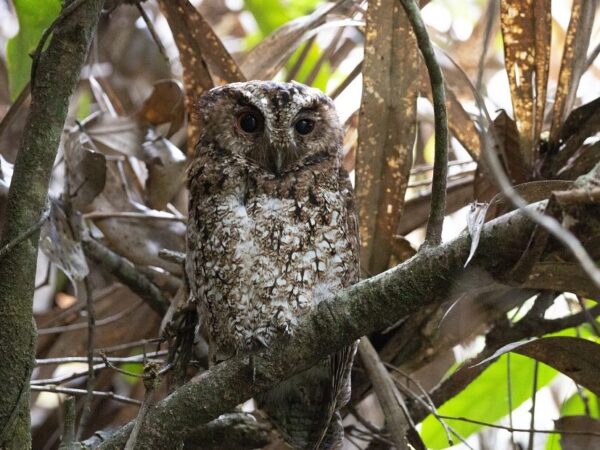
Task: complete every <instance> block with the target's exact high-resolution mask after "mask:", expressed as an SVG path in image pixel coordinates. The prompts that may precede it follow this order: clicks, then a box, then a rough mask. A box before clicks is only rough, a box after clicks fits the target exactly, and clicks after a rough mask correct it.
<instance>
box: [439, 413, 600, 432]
mask: <svg viewBox="0 0 600 450" xmlns="http://www.w3.org/2000/svg"><path fill="white" fill-rule="evenodd" d="M440 417H441V418H442V419H445V420H458V421H461V422H468V423H474V424H476V425H483V426H484V427H489V428H496V429H498V430H506V431H510V432H512V433H531V432H532V431H535V432H536V433H540V434H572V435H575V436H598V437H600V432H596V431H565V430H538V429H536V430H531V429H529V428H514V427H507V426H505V425H497V424H495V423H488V422H483V421H481V420H476V419H469V418H467V417H452V416H443V415H442V416H440Z"/></svg>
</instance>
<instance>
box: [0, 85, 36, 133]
mask: <svg viewBox="0 0 600 450" xmlns="http://www.w3.org/2000/svg"><path fill="white" fill-rule="evenodd" d="M29 94H31V84H30V83H29V82H27V84H26V85H25V87H24V88H23V89H22V90H21V92H20V93H19V95H18V96H17V98H16V99H15V101H14V102H13V103H12V104H11V105H10V107H9V108H8V111H6V114H4V117H2V120H1V121H0V137H2V135H3V134H4V131H5V130H7V129H8V127H10V126H11V125H12V123H13V120H15V118H16V117H17V113H18V112H19V110H20V109H21V106H23V104H24V103H25V101H26V100H27V99H28V98H29Z"/></svg>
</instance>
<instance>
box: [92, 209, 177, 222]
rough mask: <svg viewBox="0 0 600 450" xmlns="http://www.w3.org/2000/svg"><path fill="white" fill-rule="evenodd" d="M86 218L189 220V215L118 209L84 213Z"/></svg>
mask: <svg viewBox="0 0 600 450" xmlns="http://www.w3.org/2000/svg"><path fill="white" fill-rule="evenodd" d="M83 218H84V219H90V220H104V219H131V220H166V221H169V222H182V223H186V222H187V217H185V216H183V217H180V216H175V215H170V214H166V213H165V214H157V213H149V212H148V213H140V212H129V211H117V212H102V211H94V212H91V213H85V214H83Z"/></svg>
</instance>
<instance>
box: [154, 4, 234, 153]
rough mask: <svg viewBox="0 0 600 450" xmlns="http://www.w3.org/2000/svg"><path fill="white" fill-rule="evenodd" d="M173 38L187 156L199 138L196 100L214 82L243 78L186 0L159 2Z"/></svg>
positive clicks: (207, 26)
mask: <svg viewBox="0 0 600 450" xmlns="http://www.w3.org/2000/svg"><path fill="white" fill-rule="evenodd" d="M158 3H159V5H160V8H161V10H162V11H163V13H164V15H165V17H166V18H167V21H168V22H169V26H170V27H171V32H172V33H173V36H174V38H175V43H176V44H177V49H178V50H179V57H180V59H181V64H182V66H183V84H184V86H185V105H186V110H187V112H188V114H189V115H190V122H189V124H188V148H187V153H188V154H192V152H193V149H194V146H195V145H196V142H197V140H198V136H199V135H200V129H199V124H198V123H197V120H196V118H195V116H194V107H195V105H196V102H197V100H198V97H199V96H200V95H201V94H202V93H203V92H204V91H206V90H207V89H210V88H212V87H213V86H214V85H215V83H217V84H222V83H231V82H234V81H244V80H245V77H244V75H243V73H242V72H241V70H240V69H239V67H238V66H237V64H236V62H235V61H234V59H233V58H232V57H231V55H230V54H229V52H228V51H227V50H226V49H225V47H224V46H223V44H222V43H221V41H220V40H219V38H218V36H217V35H216V34H215V32H214V31H213V29H212V28H211V26H210V25H209V24H208V22H206V20H205V19H204V17H202V15H201V14H200V13H199V12H198V11H197V10H196V8H194V7H193V6H192V4H191V3H190V2H189V1H188V0H159V2H158Z"/></svg>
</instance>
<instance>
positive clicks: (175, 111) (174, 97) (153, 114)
mask: <svg viewBox="0 0 600 450" xmlns="http://www.w3.org/2000/svg"><path fill="white" fill-rule="evenodd" d="M137 116H138V118H139V119H140V120H142V121H143V122H144V123H146V124H149V125H153V126H155V127H156V126H158V125H162V124H170V126H169V130H168V131H167V133H166V135H165V136H166V137H167V138H168V137H170V136H172V135H173V134H174V133H175V132H176V131H177V130H179V129H180V128H181V127H182V126H183V122H184V121H185V102H184V95H183V89H182V87H181V84H180V83H179V82H178V81H176V80H162V81H157V82H156V83H154V89H153V90H152V93H151V94H150V96H149V97H148V98H147V99H146V100H145V101H144V104H143V105H142V107H141V108H140V110H139V111H138V113H137Z"/></svg>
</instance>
